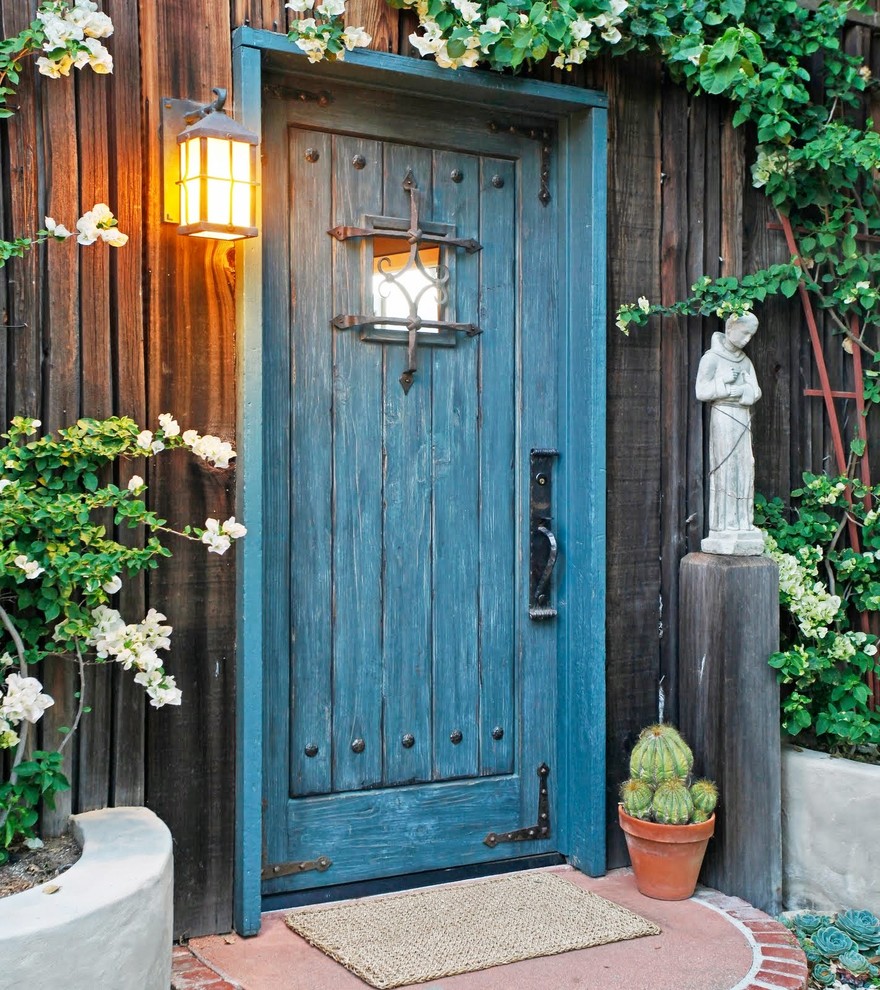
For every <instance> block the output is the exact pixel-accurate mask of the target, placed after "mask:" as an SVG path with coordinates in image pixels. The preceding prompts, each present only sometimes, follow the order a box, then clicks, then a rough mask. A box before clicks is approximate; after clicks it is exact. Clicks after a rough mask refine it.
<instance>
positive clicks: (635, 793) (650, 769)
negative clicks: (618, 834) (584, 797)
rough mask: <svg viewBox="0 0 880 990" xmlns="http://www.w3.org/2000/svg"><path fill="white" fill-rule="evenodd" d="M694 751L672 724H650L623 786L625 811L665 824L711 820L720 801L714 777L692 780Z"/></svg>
mask: <svg viewBox="0 0 880 990" xmlns="http://www.w3.org/2000/svg"><path fill="white" fill-rule="evenodd" d="M693 765H694V754H693V753H692V752H691V750H690V747H689V746H688V744H687V743H686V742H685V741H684V739H682V738H681V736H680V735H679V734H678V732H677V731H676V730H675V729H673V728H672V726H671V725H649V726H648V728H647V729H643V730H642V733H641V735H640V736H639V739H638V742H637V743H636V744H635V746H634V747H633V751H632V755H631V756H630V761H629V773H630V777H629V780H626V781H624V782H623V784H622V785H621V787H620V800H621V803H622V804H623V810H624V811H625V812H626V813H627V814H628V815H630V816H632V817H633V818H641V819H642V820H643V821H653V822H659V823H661V824H663V825H690V824H694V823H696V822H705V821H708V820H709V817H710V816H711V814H712V812H713V811H714V810H715V805H716V804H717V803H718V788H717V787H716V786H715V784H714V783H712V781H711V780H697V781H694V782H693V783H691V770H692V769H693Z"/></svg>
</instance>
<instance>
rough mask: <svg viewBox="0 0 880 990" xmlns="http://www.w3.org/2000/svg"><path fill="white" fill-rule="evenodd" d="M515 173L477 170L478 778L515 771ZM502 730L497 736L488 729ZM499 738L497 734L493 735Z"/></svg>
mask: <svg viewBox="0 0 880 990" xmlns="http://www.w3.org/2000/svg"><path fill="white" fill-rule="evenodd" d="M516 183H517V179H516V169H515V165H514V163H513V162H510V161H505V160H503V159H500V158H487V159H484V160H483V162H482V163H481V168H480V241H481V243H482V244H483V251H482V252H481V254H480V266H481V283H480V319H479V322H480V326H481V327H482V328H483V334H482V335H481V337H480V340H479V348H480V353H479V360H480V379H479V389H480V394H481V396H482V400H481V401H482V406H483V409H484V410H486V413H484V414H483V415H481V417H480V629H479V637H480V647H479V655H480V689H481V698H480V773H482V774H496V773H511V772H512V771H513V760H514V753H515V751H516V746H517V726H516V721H515V719H516V706H515V698H514V678H515V674H516V640H515V635H514V633H515V621H514V611H515V608H516V606H517V604H518V603H517V593H518V592H517V589H518V586H517V585H516V584H515V561H514V541H513V539H512V538H511V534H512V533H514V531H515V518H516V510H515V496H516V484H515V480H516V473H515V466H514V460H515V451H514V443H515V430H514V429H513V428H512V425H511V424H513V423H514V422H515V415H514V410H515V403H514V394H515V382H516V367H515V357H516V348H517V346H518V345H517V336H518V335H517V320H516V303H517V292H516V271H517V268H518V259H517V238H516V225H515V223H512V222H511V220H510V218H511V217H515V216H516ZM496 729H500V730H501V738H500V739H496V738H495V737H494V736H493V732H495V730H496ZM495 734H496V735H498V733H497V732H495Z"/></svg>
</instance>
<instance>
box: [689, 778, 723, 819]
mask: <svg viewBox="0 0 880 990" xmlns="http://www.w3.org/2000/svg"><path fill="white" fill-rule="evenodd" d="M691 800H692V801H693V802H694V816H693V821H695V822H707V821H709V815H711V814H712V812H713V811H714V810H715V805H716V804H718V788H717V787H716V786H715V784H714V783H713V782H712V781H711V780H696V781H694V783H693V784H691Z"/></svg>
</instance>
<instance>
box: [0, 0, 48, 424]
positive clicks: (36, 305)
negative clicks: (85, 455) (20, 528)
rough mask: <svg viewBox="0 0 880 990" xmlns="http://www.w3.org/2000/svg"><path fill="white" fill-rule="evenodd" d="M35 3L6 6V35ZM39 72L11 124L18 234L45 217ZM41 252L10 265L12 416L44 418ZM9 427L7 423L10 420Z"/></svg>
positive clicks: (25, 73)
mask: <svg viewBox="0 0 880 990" xmlns="http://www.w3.org/2000/svg"><path fill="white" fill-rule="evenodd" d="M29 14H30V5H29V4H22V3H19V4H4V5H3V7H2V9H0V22H2V31H3V37H4V38H11V37H13V36H14V35H16V34H18V32H19V31H22V30H24V29H25V28H26V27H28V25H29V23H30V20H31V18H30V16H29ZM36 78H37V75H36V72H34V70H33V67H32V66H30V65H28V66H25V67H24V68H23V70H22V75H21V82H20V83H19V85H18V91H17V93H16V96H15V103H16V105H17V106H18V107H19V108H20V109H19V110H18V111H17V112H16V113H15V115H14V116H12V117H10V118H9V120H8V121H7V122H6V135H7V141H8V148H9V214H8V216H7V221H8V224H9V229H10V232H11V234H12V235H13V236H15V237H23V236H28V235H31V234H33V232H34V231H36V230H37V229H38V228H39V227H41V226H42V222H43V217H42V216H41V215H40V205H41V204H40V192H41V189H40V185H41V182H40V178H41V177H40V173H39V161H40V157H39V137H38V131H39V113H40V110H39V105H38V104H37V102H36V95H37V88H36ZM41 256H42V252H41V251H30V252H29V253H28V254H26V255H25V256H24V257H23V258H16V259H15V260H13V261H12V262H11V263H10V265H9V273H8V275H7V279H8V285H9V287H10V292H9V300H8V301H9V310H8V312H7V319H6V320H5V322H7V323H8V324H10V326H12V327H14V329H11V330H5V329H4V330H3V331H2V332H3V333H4V334H6V338H7V347H8V359H9V367H10V368H14V369H15V371H14V373H13V374H12V376H11V381H10V383H9V393H8V396H9V399H8V401H9V404H10V406H11V412H12V415H15V416H34V417H37V418H43V417H42V414H41V404H42V380H41V378H42V350H43V346H42V327H43V306H42V293H41V292H40V291H39V289H38V285H39V279H40V275H41V265H40V260H41ZM3 425H4V428H5V426H6V424H5V423H4V424H3Z"/></svg>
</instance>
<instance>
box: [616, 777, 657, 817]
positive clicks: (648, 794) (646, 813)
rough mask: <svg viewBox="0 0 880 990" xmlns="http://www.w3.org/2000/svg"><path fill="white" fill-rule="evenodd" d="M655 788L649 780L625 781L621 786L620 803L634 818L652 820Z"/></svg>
mask: <svg viewBox="0 0 880 990" xmlns="http://www.w3.org/2000/svg"><path fill="white" fill-rule="evenodd" d="M653 800H654V788H653V787H652V786H651V785H650V784H649V783H648V782H647V780H633V779H632V778H630V779H629V780H625V781H624V782H623V783H622V784H621V785H620V801H621V804H622V805H623V810H624V811H625V812H626V813H627V814H628V815H631V816H632V817H633V818H643V819H644V818H650V817H651V802H652V801H653Z"/></svg>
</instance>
